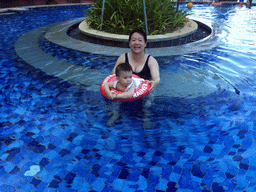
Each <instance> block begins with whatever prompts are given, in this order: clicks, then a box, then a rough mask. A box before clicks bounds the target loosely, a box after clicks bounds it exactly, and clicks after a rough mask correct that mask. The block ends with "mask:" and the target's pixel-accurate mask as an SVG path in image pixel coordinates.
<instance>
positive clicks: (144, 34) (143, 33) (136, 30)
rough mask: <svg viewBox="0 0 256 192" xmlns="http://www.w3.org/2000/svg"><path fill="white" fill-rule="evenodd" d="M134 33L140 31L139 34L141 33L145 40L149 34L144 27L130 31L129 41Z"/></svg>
mask: <svg viewBox="0 0 256 192" xmlns="http://www.w3.org/2000/svg"><path fill="white" fill-rule="evenodd" d="M133 33H139V34H141V35H142V36H143V38H144V41H145V42H147V40H148V39H147V35H146V33H145V32H144V31H143V30H142V29H134V30H133V31H132V32H131V33H130V35H129V42H130V41H131V38H132V35H133Z"/></svg>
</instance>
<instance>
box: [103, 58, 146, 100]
mask: <svg viewBox="0 0 256 192" xmlns="http://www.w3.org/2000/svg"><path fill="white" fill-rule="evenodd" d="M115 74H116V79H117V81H115V82H109V83H106V84H104V86H103V88H104V90H105V92H106V94H107V97H108V99H111V100H113V99H127V98H131V97H132V96H133V94H134V91H135V90H136V89H137V88H138V87H139V85H140V83H141V82H142V81H144V79H139V78H134V77H132V67H131V65H130V64H129V63H120V64H119V65H118V66H117V67H116V70H115ZM111 88H115V89H117V90H118V91H121V92H122V93H120V94H117V93H115V92H114V91H111Z"/></svg>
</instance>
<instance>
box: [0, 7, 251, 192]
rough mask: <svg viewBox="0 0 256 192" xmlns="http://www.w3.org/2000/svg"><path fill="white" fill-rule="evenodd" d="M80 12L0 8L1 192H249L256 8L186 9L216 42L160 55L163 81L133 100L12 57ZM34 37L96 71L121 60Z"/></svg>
mask: <svg viewBox="0 0 256 192" xmlns="http://www.w3.org/2000/svg"><path fill="white" fill-rule="evenodd" d="M185 7H186V5H185V4H181V5H180V8H184V9H185ZM87 8H89V5H81V6H60V7H47V8H33V9H32V8H31V9H30V10H29V11H24V12H21V13H15V14H8V15H0V23H1V26H3V27H2V30H1V31H0V42H1V44H0V46H1V49H0V56H1V60H0V69H1V70H0V79H1V84H0V90H1V95H0V108H1V119H0V127H1V128H0V142H1V143H0V191H3V192H11V191H24V192H27V191H38V192H41V191H61V192H62V191H129V192H130V191H158V192H161V191H191V192H192V191H193V192H194V191H204V192H207V191H214V192H215V191H216V192H217V191H218V192H220V191H255V190H256V179H255V171H256V155H255V151H256V143H255V139H256V132H255V131H256V128H255V123H256V120H255V115H256V104H255V101H256V95H255V89H256V83H255V80H256V78H255V72H256V68H255V66H254V64H255V60H256V48H255V47H256V46H255V44H256V40H255V37H254V36H255V32H256V25H255V24H256V16H255V7H254V6H252V8H251V9H247V8H245V7H239V6H234V5H226V6H223V7H213V6H209V5H207V4H194V6H193V8H192V9H191V10H188V11H189V12H191V13H194V14H193V15H192V16H191V17H192V18H193V17H195V18H201V19H205V20H207V22H210V23H211V25H212V27H213V28H214V29H215V30H214V33H215V34H214V35H215V37H216V38H215V40H216V41H218V44H217V46H216V47H215V48H213V49H211V50H206V51H201V52H198V53H195V54H185V55H181V56H170V57H159V58H157V60H158V62H159V65H160V72H161V82H160V84H159V85H158V87H157V88H156V89H155V91H154V92H153V93H152V94H150V95H148V96H147V97H145V98H144V99H141V100H138V101H134V102H129V103H128V102H127V103H119V102H113V101H109V100H106V99H104V98H103V96H102V95H101V94H100V92H99V90H95V91H91V90H89V89H87V87H84V86H81V85H78V84H70V83H68V82H65V81H63V80H60V79H58V78H57V77H52V76H48V75H46V74H44V73H43V72H41V71H40V70H37V69H34V68H33V67H31V66H30V65H28V64H26V63H25V62H24V61H22V60H21V59H20V58H19V57H18V56H17V55H16V53H15V49H14V44H15V42H16V40H17V39H18V38H19V36H21V35H22V34H24V33H26V32H28V31H30V30H32V29H35V28H38V27H41V26H44V25H47V24H50V23H54V22H58V21H65V20H70V19H76V18H79V17H82V16H83V12H82V10H84V9H87ZM39 41H40V42H39V44H40V47H41V48H42V49H43V50H44V51H45V52H46V53H48V54H51V55H53V56H55V57H57V58H58V59H61V60H65V61H68V62H71V63H75V64H78V65H84V66H87V67H88V68H91V69H95V70H98V71H99V76H100V77H105V76H106V75H108V74H109V73H110V71H111V69H112V67H113V66H114V63H115V61H116V59H117V58H116V57H107V56H101V55H95V54H89V53H79V52H76V51H71V50H67V49H65V48H62V47H59V46H57V45H53V44H50V43H49V42H47V41H45V40H44V38H43V37H41V38H40V39H39ZM28 43H29V42H28ZM212 43H215V42H212ZM195 49H196V48H195ZM95 78H97V77H95Z"/></svg>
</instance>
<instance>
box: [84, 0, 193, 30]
mask: <svg viewBox="0 0 256 192" xmlns="http://www.w3.org/2000/svg"><path fill="white" fill-rule="evenodd" d="M145 4H146V12H147V25H148V31H149V34H150V35H153V34H164V33H170V32H173V31H174V30H176V29H178V28H179V27H182V26H183V24H184V23H185V22H186V21H187V16H188V15H189V14H188V13H187V12H186V11H185V10H179V11H178V12H177V11H176V4H175V3H174V2H172V0H145ZM102 6H103V0H94V1H93V3H92V6H91V8H90V9H88V10H85V11H84V12H85V13H86V14H85V16H86V22H87V24H88V25H89V26H90V27H91V28H93V29H97V30H100V28H101V27H102V30H103V31H106V32H109V33H116V34H129V33H130V31H131V30H133V29H134V28H144V29H145V17H144V7H143V0H105V7H104V15H103V24H102V26H101V13H102Z"/></svg>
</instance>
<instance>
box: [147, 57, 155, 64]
mask: <svg viewBox="0 0 256 192" xmlns="http://www.w3.org/2000/svg"><path fill="white" fill-rule="evenodd" d="M147 57H149V58H148V62H149V64H154V63H156V64H157V60H156V59H155V57H153V56H152V55H148V56H147Z"/></svg>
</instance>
